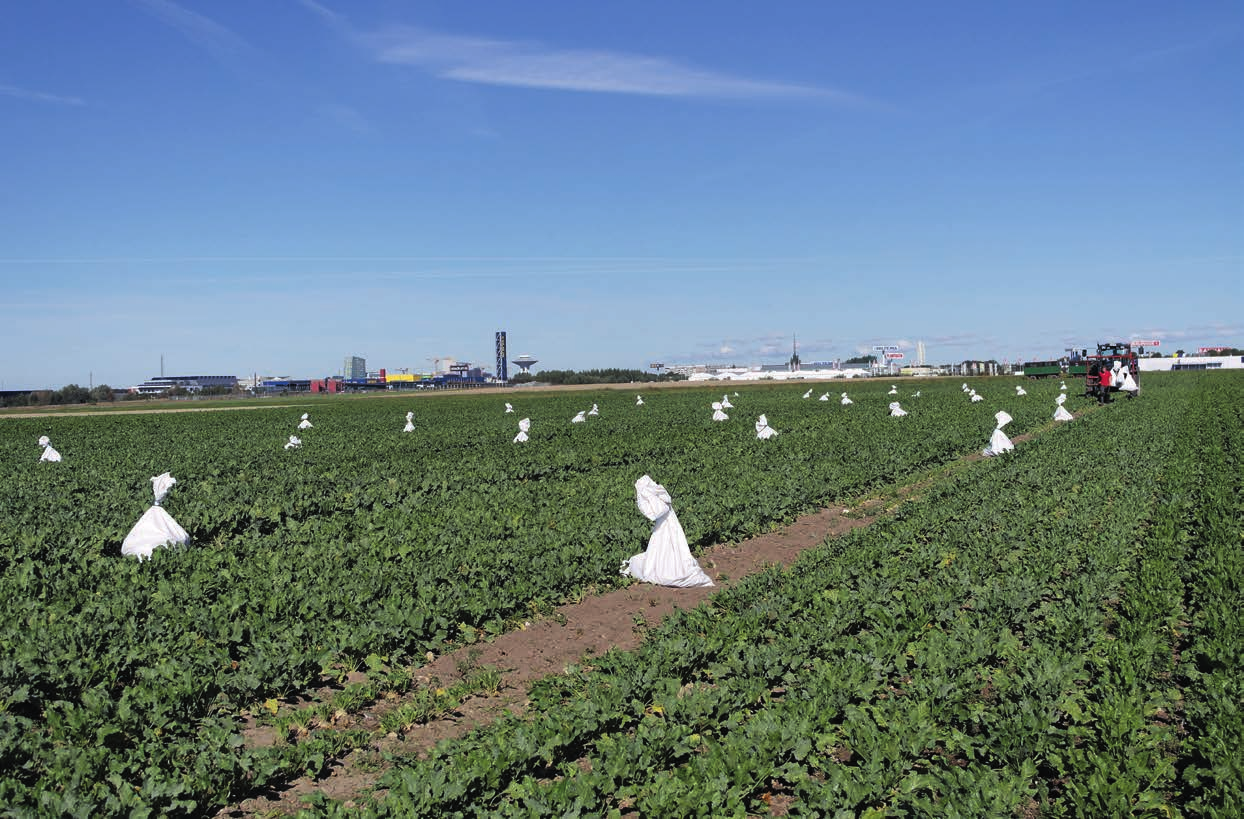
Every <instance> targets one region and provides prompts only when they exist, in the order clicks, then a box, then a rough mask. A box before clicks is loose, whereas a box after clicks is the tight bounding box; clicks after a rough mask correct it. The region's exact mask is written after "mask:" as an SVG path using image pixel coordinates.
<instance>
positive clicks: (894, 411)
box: [890, 401, 907, 418]
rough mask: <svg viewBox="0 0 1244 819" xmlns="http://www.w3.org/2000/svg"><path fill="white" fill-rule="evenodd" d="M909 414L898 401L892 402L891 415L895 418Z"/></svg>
mask: <svg viewBox="0 0 1244 819" xmlns="http://www.w3.org/2000/svg"><path fill="white" fill-rule="evenodd" d="M906 414H907V410H905V409H903V408H902V407H900V406H899V404H898V402H897V401H891V402H890V415H891V416H892V417H894V418H901V417H902V416H904V415H906Z"/></svg>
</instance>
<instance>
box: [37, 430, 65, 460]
mask: <svg viewBox="0 0 1244 819" xmlns="http://www.w3.org/2000/svg"><path fill="white" fill-rule="evenodd" d="M39 446H41V447H43V454H42V455H40V456H39V462H40V463H42V462H43V461H47V462H49V463H59V462H60V453H59V452H57V451H56V450H55V449H53V448H52V440H51V439H50V438H48V436H46V435H44V436H42V437H40V438H39Z"/></svg>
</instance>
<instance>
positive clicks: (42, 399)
mask: <svg viewBox="0 0 1244 819" xmlns="http://www.w3.org/2000/svg"><path fill="white" fill-rule="evenodd" d="M115 400H116V395H115V394H114V393H113V391H112V387H110V386H108V385H107V384H100V385H99V386H97V387H93V388H91V389H89V390H88V389H87V388H86V387H82V386H79V385H78V384H66V385H65V386H63V387H61V388H60V389H59V390H33V391H31V392H28V393H20V394H18V395H10V396H7V397H6V398H5V399H4V406H6V407H47V406H52V405H55V404H99V403H103V402H105V401H115Z"/></svg>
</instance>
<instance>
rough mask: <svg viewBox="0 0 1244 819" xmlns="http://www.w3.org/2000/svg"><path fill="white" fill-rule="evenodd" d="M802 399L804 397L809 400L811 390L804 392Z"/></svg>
mask: <svg viewBox="0 0 1244 819" xmlns="http://www.w3.org/2000/svg"><path fill="white" fill-rule="evenodd" d="M803 397H804V398H811V397H812V390H808V391H807V392H805V393H804V394H803Z"/></svg>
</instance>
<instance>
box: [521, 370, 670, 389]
mask: <svg viewBox="0 0 1244 819" xmlns="http://www.w3.org/2000/svg"><path fill="white" fill-rule="evenodd" d="M685 379H686V376H685V375H680V374H678V373H662V374H661V375H655V374H653V373H650V372H648V371H647V370H624V369H619V368H617V367H608V368H606V369H603V370H541V371H540V372H539V373H538V374H536V375H530V374H528V373H519V374H518V375H516V376H514V377H513V378H511V379H510V383H511V384H530V383H532V382H538V383H541V384H557V385H566V384H628V383H630V382H632V381H642V382H650V381H683V380H685Z"/></svg>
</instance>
